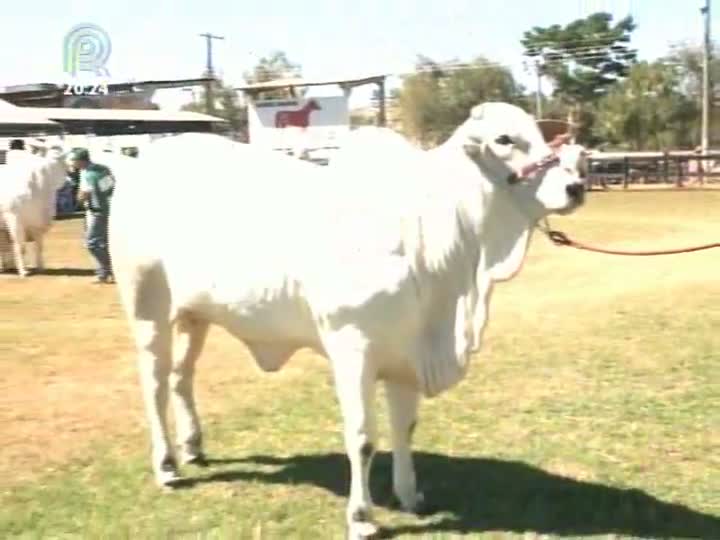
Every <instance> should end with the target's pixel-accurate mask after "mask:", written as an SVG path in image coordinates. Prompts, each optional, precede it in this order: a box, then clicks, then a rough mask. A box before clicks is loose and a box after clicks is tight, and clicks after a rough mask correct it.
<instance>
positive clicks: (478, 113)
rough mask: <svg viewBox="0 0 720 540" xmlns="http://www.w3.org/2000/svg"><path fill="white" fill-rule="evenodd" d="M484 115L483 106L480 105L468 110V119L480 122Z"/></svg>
mask: <svg viewBox="0 0 720 540" xmlns="http://www.w3.org/2000/svg"><path fill="white" fill-rule="evenodd" d="M484 113H485V104H484V103H481V104H480V105H475V106H474V107H473V108H472V109H471V110H470V118H472V119H473V120H482V119H483V117H484Z"/></svg>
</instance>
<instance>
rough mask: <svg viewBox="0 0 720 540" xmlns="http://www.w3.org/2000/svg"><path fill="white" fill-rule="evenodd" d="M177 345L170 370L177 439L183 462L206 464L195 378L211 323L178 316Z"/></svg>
mask: <svg viewBox="0 0 720 540" xmlns="http://www.w3.org/2000/svg"><path fill="white" fill-rule="evenodd" d="M175 325H176V337H175V343H174V347H173V352H174V357H173V366H172V371H171V373H170V388H171V391H172V397H173V405H174V407H175V423H176V427H177V429H176V431H177V442H178V447H179V450H180V460H181V462H182V463H192V464H195V465H205V464H206V459H205V454H204V453H203V444H202V429H201V427H200V418H199V416H198V413H197V409H196V407H195V396H194V392H193V380H194V377H195V362H196V361H197V359H198V357H199V356H200V353H201V352H202V348H203V345H204V344H205V339H206V337H207V334H208V329H209V324H208V323H207V322H206V321H202V320H199V319H195V318H193V317H192V316H190V315H181V316H180V317H178V320H177V322H176V323H175Z"/></svg>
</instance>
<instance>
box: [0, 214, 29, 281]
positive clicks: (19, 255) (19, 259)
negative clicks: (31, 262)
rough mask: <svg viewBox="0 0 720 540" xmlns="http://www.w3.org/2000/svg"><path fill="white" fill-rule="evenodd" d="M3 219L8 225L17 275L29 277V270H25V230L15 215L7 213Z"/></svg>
mask: <svg viewBox="0 0 720 540" xmlns="http://www.w3.org/2000/svg"><path fill="white" fill-rule="evenodd" d="M3 217H4V219H5V224H6V225H7V231H8V236H9V237H10V244H11V247H12V253H13V257H14V258H15V268H16V269H17V273H18V275H19V276H20V277H25V276H27V275H28V271H27V268H25V258H24V256H23V251H24V247H25V230H24V229H23V227H22V225H21V224H20V223H19V220H18V219H17V217H16V216H15V215H13V214H11V213H7V214H5V215H4V216H3Z"/></svg>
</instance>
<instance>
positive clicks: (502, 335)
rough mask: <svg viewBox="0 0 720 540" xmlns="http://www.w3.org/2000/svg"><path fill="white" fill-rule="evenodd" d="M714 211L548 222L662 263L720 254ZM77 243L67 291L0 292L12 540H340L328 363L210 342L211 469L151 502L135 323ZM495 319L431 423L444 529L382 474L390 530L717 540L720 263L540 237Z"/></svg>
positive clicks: (691, 205) (638, 198) (23, 284)
mask: <svg viewBox="0 0 720 540" xmlns="http://www.w3.org/2000/svg"><path fill="white" fill-rule="evenodd" d="M719 210H720V192H718V191H712V192H711V191H708V192H701V191H689V192H670V191H668V192H628V193H621V192H609V193H592V194H591V195H590V199H589V203H588V206H587V207H586V208H584V209H583V210H581V211H580V212H579V213H578V214H577V215H575V216H571V217H566V218H555V219H553V220H552V222H553V225H554V226H555V227H557V228H561V229H563V230H565V231H566V232H567V233H568V234H570V235H571V236H573V237H577V238H578V239H580V240H584V241H588V242H593V243H596V244H601V245H605V246H612V247H615V248H638V249H654V248H663V247H676V246H685V245H693V244H700V243H705V242H712V241H718V240H719V239H720V218H719V217H718V216H720V213H719ZM80 234H81V226H80V223H79V222H78V221H72V220H71V221H61V222H58V223H57V224H56V225H55V227H54V229H53V231H52V234H51V237H50V238H49V240H48V250H49V253H48V256H47V259H48V265H49V266H50V267H51V269H52V272H51V274H50V275H42V276H33V277H31V278H28V279H27V280H24V281H22V280H19V279H17V278H15V276H10V275H4V276H0V313H1V315H0V367H1V368H2V376H0V444H1V448H2V449H1V450H0V537H2V538H92V539H95V538H133V539H135V538H139V539H145V538H148V539H154V538H158V539H160V538H163V539H165V538H187V539H191V538H192V539H195V538H218V539H220V538H221V539H225V538H233V539H234V538H253V539H259V538H262V539H286V538H303V539H304V538H308V539H313V538H342V537H343V534H344V509H345V503H346V494H347V490H348V479H349V470H348V466H347V463H346V461H345V457H344V454H343V443H342V432H341V424H340V421H339V411H338V408H337V405H336V402H335V397H334V392H333V388H332V382H331V376H330V371H329V369H328V367H327V365H326V363H325V361H324V359H322V358H320V357H317V356H315V355H312V354H311V353H309V352H300V353H298V354H297V355H296V357H295V358H294V359H293V360H292V361H291V362H290V364H289V365H288V366H287V367H286V368H285V369H284V370H283V371H281V372H280V373H277V374H264V373H261V372H260V371H259V370H258V369H257V368H256V367H255V366H253V365H252V364H251V363H250V362H249V360H248V355H247V352H246V350H245V348H244V347H243V346H242V344H240V343H239V342H236V341H234V340H232V339H231V338H229V337H228V336H227V335H226V334H225V333H224V332H222V331H220V330H214V331H213V332H212V335H211V337H210V340H209V343H208V347H207V348H206V352H205V354H204V355H203V357H202V358H201V360H200V364H199V367H198V369H199V372H198V381H197V384H198V400H199V407H200V411H201V415H202V416H203V419H204V427H205V434H206V441H207V443H206V444H207V451H208V454H209V456H210V457H211V458H213V461H212V463H211V465H210V467H209V468H207V469H198V468H191V467H189V468H187V469H186V470H185V472H186V473H187V474H188V476H189V477H190V478H191V479H192V480H193V481H192V482H191V483H190V485H189V486H188V487H187V488H184V489H179V490H176V491H174V492H169V493H166V492H161V491H160V490H158V489H157V488H156V487H155V485H154V484H153V482H152V479H151V475H150V470H149V441H148V439H147V433H146V429H145V418H144V413H143V410H142V404H141V401H140V390H139V386H138V383H137V375H136V372H135V365H134V356H133V351H132V349H131V344H130V340H129V334H128V330H127V326H126V325H125V321H124V319H123V318H122V314H121V312H120V308H119V306H118V303H117V298H116V292H115V290H114V287H113V286H100V287H99V288H98V286H96V285H92V284H90V283H89V280H90V278H89V276H87V275H86V274H87V270H88V269H89V268H90V261H89V258H88V256H87V255H86V254H85V252H84V251H83V248H82V244H81V241H80ZM491 313H492V316H491V320H490V325H489V328H488V331H487V333H486V341H485V345H484V349H483V351H482V353H481V354H480V355H478V356H477V357H476V358H475V359H474V360H473V365H472V367H471V371H470V374H469V376H468V378H467V379H466V380H465V381H464V382H463V383H461V384H460V385H459V386H458V387H456V388H454V389H453V390H451V391H450V392H448V393H446V394H444V395H442V396H441V397H439V398H436V399H433V400H428V401H425V402H424V403H423V405H422V409H421V418H420V423H419V425H418V429H417V432H416V444H415V448H416V450H417V454H416V456H417V467H418V473H419V481H420V484H421V486H422V488H423V489H424V490H425V492H426V496H427V498H428V499H429V501H430V503H431V505H432V506H433V507H434V508H435V509H436V512H435V513H433V514H431V515H429V516H425V517H421V518H418V517H415V516H411V515H407V514H403V513H401V512H399V511H396V510H394V509H393V508H392V506H391V497H390V476H389V475H390V459H389V456H388V454H387V453H385V452H382V453H380V454H379V456H378V458H377V459H376V461H375V466H374V469H373V473H372V486H373V495H374V499H375V502H376V504H377V518H378V521H379V522H380V524H381V525H382V526H384V532H385V533H386V536H388V537H401V538H404V537H407V538H412V537H419V538H453V537H458V536H464V535H467V536H470V537H477V538H540V537H549V538H556V537H564V538H590V537H595V538H705V539H716V540H717V539H720V250H714V251H705V252H700V253H695V254H688V255H677V256H670V257H660V258H657V257H656V258H622V257H615V256H607V255H596V254H590V253H583V252H579V251H574V250H571V249H570V248H559V247H555V246H552V245H550V244H549V242H548V241H547V240H546V239H545V238H542V237H540V236H536V237H535V239H534V241H533V245H532V248H531V252H530V254H529V257H528V260H527V261H526V265H525V268H524V269H523V271H522V272H521V273H520V275H519V276H518V277H517V278H516V279H514V280H513V281H511V282H509V283H506V284H502V285H500V286H499V287H498V288H497V289H496V292H495V296H494V297H493V301H492V308H491ZM378 400H379V401H378V403H379V405H380V415H381V422H382V423H381V427H382V428H383V429H382V430H381V447H382V448H383V449H385V450H386V449H387V447H388V440H387V427H386V415H385V409H384V401H383V400H382V396H381V395H380V394H379V395H378Z"/></svg>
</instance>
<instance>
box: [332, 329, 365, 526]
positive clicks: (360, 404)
mask: <svg viewBox="0 0 720 540" xmlns="http://www.w3.org/2000/svg"><path fill="white" fill-rule="evenodd" d="M324 342H325V348H326V352H327V353H328V356H329V357H330V361H331V362H332V365H333V374H334V377H335V389H336V392H337V396H338V401H339V402H340V409H341V411H342V416H343V422H344V434H345V449H346V452H347V456H348V459H349V461H350V498H349V500H348V506H347V513H346V518H347V525H348V536H349V538H351V539H353V540H354V539H361V538H372V537H374V536H375V535H376V534H377V532H378V529H377V527H376V525H375V524H374V522H373V516H372V497H371V494H370V467H371V465H372V459H373V456H374V455H375V449H376V420H375V409H374V397H375V380H376V372H375V367H374V366H373V365H372V363H371V362H370V360H369V358H368V356H367V354H366V344H365V343H364V342H363V339H362V337H361V336H357V335H355V334H354V332H340V333H337V334H333V335H331V336H330V337H328V338H326V339H325V340H324Z"/></svg>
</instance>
